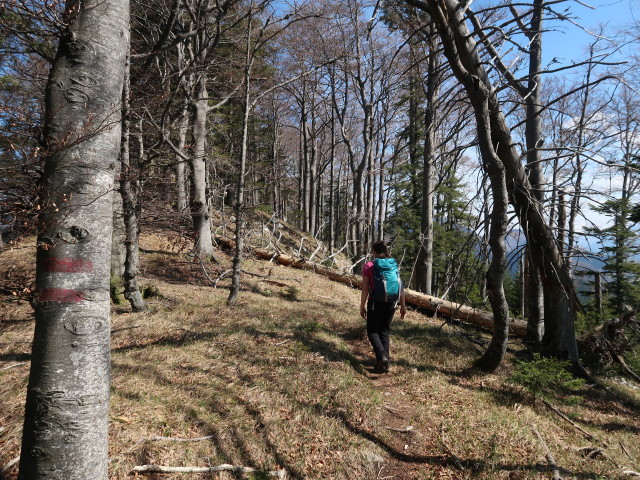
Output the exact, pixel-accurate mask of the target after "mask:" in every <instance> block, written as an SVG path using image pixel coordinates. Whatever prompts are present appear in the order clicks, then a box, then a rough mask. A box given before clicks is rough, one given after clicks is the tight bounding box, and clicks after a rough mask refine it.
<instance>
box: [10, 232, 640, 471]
mask: <svg viewBox="0 0 640 480" xmlns="http://www.w3.org/2000/svg"><path fill="white" fill-rule="evenodd" d="M173 245H174V246H172V244H171V242H168V241H167V239H166V237H165V236H162V235H147V236H145V237H143V239H142V242H141V246H142V248H143V252H144V253H143V255H142V273H143V284H144V286H145V287H154V288H152V289H149V291H155V292H156V293H157V295H156V296H153V297H151V298H149V299H148V302H149V305H150V311H149V312H146V313H142V314H132V313H130V312H129V311H128V308H127V307H126V306H122V307H114V311H113V315H112V365H113V369H112V375H113V379H112V401H111V413H110V415H111V432H110V435H111V447H110V448H111V478H113V479H123V480H124V479H125V478H130V477H129V475H130V473H131V472H132V470H133V468H134V467H135V466H137V465H150V464H156V465H164V466H172V467H178V466H180V467H200V468H203V467H208V466H218V465H222V464H230V465H235V466H244V467H251V468H257V469H259V471H258V472H257V473H253V474H241V473H231V472H221V473H215V474H201V473H198V474H194V473H191V474H178V473H170V474H163V475H159V474H151V475H146V476H147V478H167V479H174V478H176V479H177V478H212V477H211V475H213V478H221V479H231V478H266V476H267V475H268V472H270V471H282V470H284V471H286V476H287V478H293V479H350V480H353V479H368V478H371V479H382V478H394V479H436V478H454V479H462V478H484V479H524V478H539V479H543V478H545V479H546V478H551V476H552V474H551V470H550V468H549V463H548V461H547V459H546V458H545V452H544V446H543V444H542V443H541V441H540V439H539V438H538V436H537V435H536V434H535V433H534V431H533V429H532V426H534V425H535V426H536V428H537V431H538V432H539V433H540V435H541V437H542V438H543V439H544V441H545V444H546V447H547V448H548V449H549V451H550V453H551V454H552V456H553V458H554V459H555V463H556V464H557V466H558V468H559V470H560V474H561V475H562V477H563V478H593V479H596V478H607V479H615V478H628V477H627V474H625V473H624V472H625V471H628V470H635V471H638V470H640V461H639V459H640V442H638V441H637V439H638V435H639V434H640V414H639V413H638V412H637V411H634V410H632V409H629V408H627V407H625V406H624V405H621V404H619V403H616V402H615V401H612V400H611V399H609V398H607V397H606V396H605V395H604V394H603V393H602V392H601V391H599V390H596V389H592V388H588V387H586V388H583V389H582V390H581V391H580V392H578V393H579V394H580V395H581V396H582V398H583V400H582V403H581V404H579V405H572V406H562V407H560V408H561V409H562V411H563V412H564V413H565V414H567V415H568V416H569V417H570V419H571V422H573V424H572V423H570V422H569V421H567V420H563V419H562V418H561V417H559V416H558V415H557V414H555V413H553V412H552V411H550V410H549V409H548V408H546V407H545V406H544V405H543V404H541V403H536V402H532V401H531V399H529V398H527V397H526V396H524V395H523V394H522V393H521V392H520V390H519V389H517V388H516V387H514V386H512V385H510V384H508V383H507V382H506V377H507V375H508V373H509V370H510V369H511V368H512V367H511V362H512V360H513V358H512V354H513V352H514V351H515V350H517V349H518V344H517V342H516V343H514V344H513V345H512V347H513V350H512V352H511V353H510V354H509V358H508V359H507V362H506V363H505V366H504V367H503V368H502V369H501V370H500V371H498V372H497V373H496V374H495V375H478V374H475V373H474V372H473V371H470V370H469V369H468V368H469V366H470V364H471V362H472V361H473V359H474V358H476V357H477V356H478V355H479V353H480V349H481V347H479V346H478V345H479V344H483V343H484V342H486V340H487V338H488V337H487V334H486V333H484V332H482V331H479V330H476V329H473V328H471V327H466V326H462V325H455V324H450V323H443V322H442V321H441V320H438V319H433V318H428V317H425V316H423V315H422V314H420V313H418V312H415V311H411V312H409V314H408V315H407V317H406V318H405V319H404V320H402V321H400V320H399V319H396V321H395V322H394V325H393V329H394V330H393V337H392V357H393V365H392V370H391V372H390V373H389V374H386V375H376V374H374V373H372V367H373V362H372V356H371V353H370V347H369V345H368V342H367V339H366V334H365V332H364V325H363V320H362V319H360V318H359V317H358V301H359V292H358V291H357V290H354V289H351V288H349V287H347V286H345V285H342V284H339V283H335V282H332V281H330V280H328V279H326V278H323V277H320V276H317V275H315V274H313V273H312V272H308V271H303V270H295V269H290V268H286V267H282V266H277V265H274V264H271V263H269V262H265V261H259V260H251V259H249V260H247V262H246V263H245V266H244V269H245V270H246V271H247V272H248V273H247V274H245V275H244V277H243V282H242V292H241V295H240V301H239V304H238V306H236V307H234V308H230V307H227V306H226V304H225V300H226V297H227V294H228V290H227V286H228V279H222V280H220V281H219V282H218V285H217V288H214V286H213V285H212V282H211V280H212V279H214V280H215V279H217V278H218V276H219V275H220V273H222V272H224V271H225V270H226V269H227V268H228V267H229V265H230V258H228V256H227V255H226V254H224V253H222V252H219V253H217V254H216V258H217V259H218V260H219V261H220V263H221V264H220V265H215V264H207V265H204V268H206V269H207V273H208V275H205V274H204V273H203V265H201V264H200V263H197V262H196V263H194V262H193V260H192V259H191V258H190V257H188V256H186V255H184V254H183V253H180V251H179V249H176V248H175V244H173ZM33 254H34V249H33V248H32V247H30V246H28V245H27V246H25V247H23V248H21V249H14V250H8V251H5V252H2V253H0V267H2V269H3V270H4V269H5V268H6V267H7V266H8V265H15V267H14V268H13V273H12V275H13V277H12V279H10V280H11V281H13V282H14V283H16V284H18V283H20V281H19V280H18V278H19V277H18V275H19V274H20V275H22V276H23V277H20V278H22V281H24V279H25V278H28V276H29V275H32V273H31V272H32V270H31V269H32V267H31V265H32V264H33ZM5 271H6V270H5ZM9 283H10V282H9ZM0 315H1V318H2V321H1V323H0V468H2V466H3V465H6V464H8V463H9V462H10V461H11V460H12V459H14V458H15V457H16V456H17V455H18V449H19V439H20V430H21V422H22V418H21V415H22V409H23V404H24V395H25V386H26V381H27V375H28V368H29V355H30V340H31V338H32V329H33V322H32V313H31V309H30V307H29V305H28V303H27V302H26V301H25V300H21V299H19V297H18V296H3V297H2V304H1V311H0ZM576 426H577V427H579V428H580V429H582V430H583V431H584V432H587V433H588V434H590V435H591V438H587V437H586V436H585V433H584V432H583V431H580V430H579V429H578V428H576ZM178 439H180V440H185V439H191V440H193V441H188V442H187V441H179V440H178ZM15 474H16V467H15V466H13V467H9V468H8V469H7V472H6V473H5V474H4V475H5V477H6V478H10V479H13V478H15ZM139 475H143V474H139Z"/></svg>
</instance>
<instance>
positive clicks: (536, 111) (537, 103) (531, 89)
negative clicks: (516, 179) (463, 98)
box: [525, 0, 544, 345]
mask: <svg viewBox="0 0 640 480" xmlns="http://www.w3.org/2000/svg"><path fill="white" fill-rule="evenodd" d="M542 8H543V0H534V2H533V14H532V17H531V27H530V30H529V31H528V32H527V37H528V38H529V79H528V85H527V93H528V95H527V97H526V100H525V103H526V108H527V117H526V123H525V137H526V143H527V166H526V169H527V172H528V174H529V181H530V182H531V187H532V189H533V198H534V201H536V202H538V203H539V207H538V208H541V206H542V203H543V201H544V192H543V183H544V182H543V178H542V177H543V176H542V164H541V160H542V156H541V155H540V147H541V144H540V142H541V139H542V134H541V130H542V117H541V115H540V112H541V110H542V105H541V101H542V100H541V91H540V71H541V70H542V17H543V10H542ZM528 249H529V247H527V250H528ZM527 258H529V255H527ZM525 292H526V302H527V306H528V313H529V315H528V318H527V322H528V327H527V337H526V340H527V341H529V342H532V343H534V344H536V345H539V344H540V342H541V341H542V334H543V332H544V299H543V290H542V281H541V279H540V272H539V270H538V266H537V265H536V264H535V263H532V262H531V261H528V262H526V270H525Z"/></svg>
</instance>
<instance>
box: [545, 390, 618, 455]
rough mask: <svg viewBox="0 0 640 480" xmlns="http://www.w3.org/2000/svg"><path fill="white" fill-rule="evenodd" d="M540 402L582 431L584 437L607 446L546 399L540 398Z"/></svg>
mask: <svg viewBox="0 0 640 480" xmlns="http://www.w3.org/2000/svg"><path fill="white" fill-rule="evenodd" d="M542 403H543V404H544V405H545V407H547V408H548V409H549V410H551V411H552V412H553V413H555V414H556V415H558V416H559V417H560V418H562V419H563V420H565V421H567V422H569V423H570V424H571V425H572V426H573V427H574V428H575V429H576V430H578V431H579V432H580V433H582V434H583V435H584V436H585V438H586V439H587V440H594V441H597V442H599V443H601V444H602V445H604V446H605V447H606V446H607V444H606V443H604V442H601V441H599V440H598V439H597V438H596V437H594V436H593V435H591V434H590V433H589V432H587V431H586V430H584V429H583V428H582V427H581V426H580V425H578V424H577V423H575V422H574V421H573V420H571V419H570V418H569V417H567V416H566V415H565V414H564V413H562V412H561V411H560V410H558V409H557V408H556V407H554V406H553V405H551V404H550V403H549V402H547V401H546V400H542Z"/></svg>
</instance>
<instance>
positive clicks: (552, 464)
mask: <svg viewBox="0 0 640 480" xmlns="http://www.w3.org/2000/svg"><path fill="white" fill-rule="evenodd" d="M531 429H532V430H533V433H535V434H536V437H538V441H539V442H540V445H542V450H543V451H544V456H545V457H546V459H547V462H548V463H549V466H550V467H551V470H553V480H561V479H562V477H561V476H560V469H559V468H558V465H557V464H556V461H555V459H554V458H553V455H552V454H551V450H549V447H548V446H547V442H545V441H544V438H542V435H540V432H539V431H538V429H537V428H536V426H535V425H531Z"/></svg>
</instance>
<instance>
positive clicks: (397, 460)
mask: <svg viewBox="0 0 640 480" xmlns="http://www.w3.org/2000/svg"><path fill="white" fill-rule="evenodd" d="M346 340H347V343H348V344H349V346H350V348H351V352H352V353H353V355H354V357H355V358H356V359H357V360H358V361H359V362H360V364H361V365H362V367H363V369H364V371H365V372H366V373H365V374H366V375H367V377H368V378H369V380H370V381H371V385H372V387H373V388H374V389H375V390H376V391H377V392H378V394H379V395H380V396H381V397H382V398H383V407H382V409H381V412H379V414H378V415H377V416H376V419H375V421H368V420H365V421H364V422H363V423H362V424H361V425H359V426H358V427H357V428H358V430H359V431H360V433H361V435H363V436H365V437H366V438H368V439H369V440H371V441H372V442H373V443H375V444H376V445H378V446H379V447H380V448H382V449H383V450H384V451H385V452H386V455H385V456H384V461H383V462H380V463H378V469H379V470H378V472H377V473H378V477H377V478H379V479H385V478H386V479H400V480H412V479H425V478H464V477H465V476H466V475H465V474H464V472H463V470H464V467H463V466H462V464H461V463H460V461H459V460H458V459H457V457H455V455H453V454H452V452H450V451H448V447H447V446H446V444H445V443H444V441H443V440H442V439H443V435H444V434H443V432H441V431H440V427H439V422H438V419H434V418H421V417H420V416H418V415H417V414H416V412H417V411H418V408H416V407H417V406H418V404H419V402H421V401H424V400H425V399H420V398H419V397H418V396H417V395H414V394H413V392H412V391H410V388H411V381H410V377H412V376H413V375H412V373H411V372H409V371H407V369H406V368H405V367H403V366H401V365H394V364H393V363H392V365H391V369H390V371H389V373H386V374H377V373H374V363H375V359H374V357H373V353H372V351H371V346H370V345H369V341H368V339H367V336H366V332H365V331H364V329H363V332H362V335H360V336H358V337H351V338H348V339H346ZM391 341H392V342H393V338H392V340H391ZM456 471H457V472H456Z"/></svg>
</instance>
